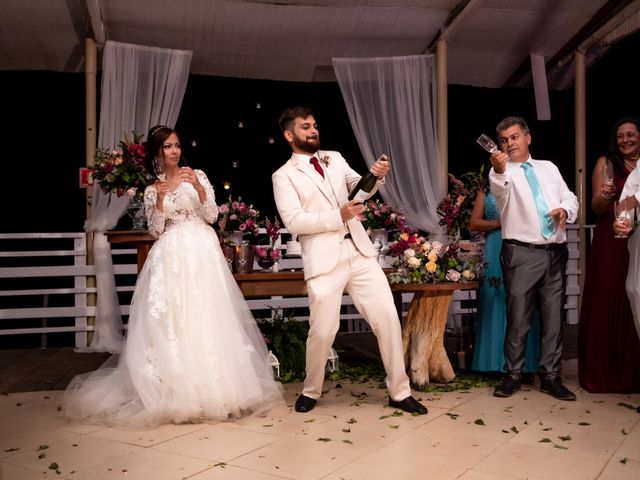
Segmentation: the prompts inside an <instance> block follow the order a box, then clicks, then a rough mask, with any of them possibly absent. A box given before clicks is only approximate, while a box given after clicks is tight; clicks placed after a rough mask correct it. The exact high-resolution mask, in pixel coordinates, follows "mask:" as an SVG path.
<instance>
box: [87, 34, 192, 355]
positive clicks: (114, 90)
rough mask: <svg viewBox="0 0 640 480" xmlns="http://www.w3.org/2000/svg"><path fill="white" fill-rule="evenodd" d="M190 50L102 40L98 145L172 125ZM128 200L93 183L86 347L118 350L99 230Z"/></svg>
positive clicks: (115, 307)
mask: <svg viewBox="0 0 640 480" xmlns="http://www.w3.org/2000/svg"><path fill="white" fill-rule="evenodd" d="M191 57H192V52H190V51H184V50H167V49H162V48H154V47H145V46H140V45H131V44H126V43H119V42H112V41H107V42H106V44H105V49H104V55H103V63H102V92H101V102H100V128H99V133H98V145H99V146H101V147H105V148H114V147H115V146H116V145H117V143H118V142H119V141H120V140H121V139H122V138H123V135H124V134H125V133H128V132H131V131H132V130H133V131H136V132H137V133H146V132H147V131H148V130H149V128H150V127H151V126H153V125H156V124H166V125H169V126H173V125H175V122H176V121H177V119H178V114H179V113H180V106H181V105H182V99H183V97H184V92H185V90H186V88H187V80H188V76H189V66H190V64H191ZM128 203H129V198H128V197H126V196H123V197H120V198H118V197H117V196H116V195H115V194H105V193H103V192H102V190H100V188H99V186H98V185H94V187H93V196H92V206H91V218H89V219H88V220H87V221H86V222H85V226H84V228H85V231H86V232H93V233H94V237H93V238H94V240H93V255H94V263H95V268H96V289H97V305H96V323H95V330H94V335H93V340H92V342H91V345H90V346H89V348H88V349H87V350H89V351H108V352H112V353H117V352H120V351H121V350H122V342H123V337H122V317H121V316H120V307H119V301H118V297H117V293H116V283H115V278H114V271H113V263H112V261H111V248H110V247H109V243H108V242H107V239H106V236H105V235H104V232H105V231H107V230H109V229H112V228H114V227H115V226H116V224H117V222H118V219H119V218H120V217H121V216H122V215H123V214H124V212H125V210H126V208H127V204H128Z"/></svg>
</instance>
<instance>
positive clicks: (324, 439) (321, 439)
mask: <svg viewBox="0 0 640 480" xmlns="http://www.w3.org/2000/svg"><path fill="white" fill-rule="evenodd" d="M318 441H319V442H330V441H331V439H330V438H327V437H320V438H318Z"/></svg>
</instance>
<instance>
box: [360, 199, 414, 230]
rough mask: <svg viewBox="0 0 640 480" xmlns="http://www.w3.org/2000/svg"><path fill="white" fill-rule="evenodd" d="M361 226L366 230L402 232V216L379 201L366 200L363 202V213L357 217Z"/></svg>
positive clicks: (403, 218) (403, 219) (403, 220)
mask: <svg viewBox="0 0 640 480" xmlns="http://www.w3.org/2000/svg"><path fill="white" fill-rule="evenodd" d="M358 218H359V219H360V221H361V222H362V226H363V227H364V228H365V229H366V230H377V229H381V228H384V229H385V230H403V228H404V226H405V225H406V223H405V217H404V215H403V214H402V213H401V212H400V211H399V210H397V209H395V208H393V207H392V206H391V205H389V204H388V203H385V202H381V201H380V200H367V201H366V202H364V212H362V213H361V214H360V215H358Z"/></svg>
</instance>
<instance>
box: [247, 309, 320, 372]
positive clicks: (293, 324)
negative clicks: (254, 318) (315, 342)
mask: <svg viewBox="0 0 640 480" xmlns="http://www.w3.org/2000/svg"><path fill="white" fill-rule="evenodd" d="M258 327H259V328H260V331H261V332H262V334H263V335H264V337H265V338H266V340H267V348H269V349H270V350H271V351H272V352H273V354H274V355H275V356H276V357H278V360H279V361H280V379H279V380H280V381H282V382H283V383H288V382H296V381H301V380H303V379H304V376H305V355H306V350H307V349H306V341H307V333H308V332H309V322H306V321H298V320H296V319H295V317H294V316H293V314H292V313H291V312H285V313H284V314H283V313H281V312H280V311H279V310H276V309H272V311H271V318H267V319H264V318H262V319H258Z"/></svg>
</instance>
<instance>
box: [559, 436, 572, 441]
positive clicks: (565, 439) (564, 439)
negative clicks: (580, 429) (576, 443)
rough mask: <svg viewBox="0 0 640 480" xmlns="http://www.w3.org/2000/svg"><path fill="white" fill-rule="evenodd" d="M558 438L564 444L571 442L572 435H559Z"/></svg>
mask: <svg viewBox="0 0 640 480" xmlns="http://www.w3.org/2000/svg"><path fill="white" fill-rule="evenodd" d="M558 438H559V439H560V440H562V441H563V442H568V441H569V440H571V435H558Z"/></svg>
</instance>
